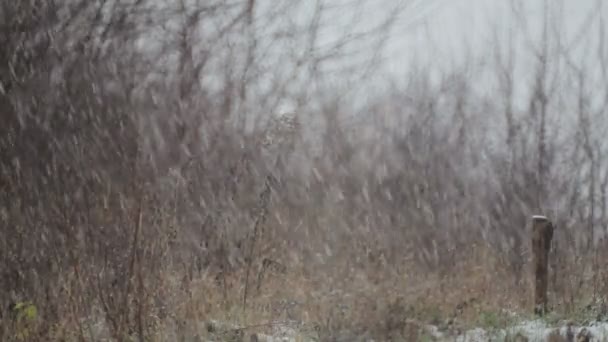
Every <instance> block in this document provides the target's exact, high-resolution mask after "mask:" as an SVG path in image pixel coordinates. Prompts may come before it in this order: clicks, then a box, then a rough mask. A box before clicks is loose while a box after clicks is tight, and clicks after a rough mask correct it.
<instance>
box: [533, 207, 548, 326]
mask: <svg viewBox="0 0 608 342" xmlns="http://www.w3.org/2000/svg"><path fill="white" fill-rule="evenodd" d="M552 238H553V224H551V221H549V219H547V218H546V217H545V216H533V217H532V262H533V265H534V313H535V314H537V315H541V316H542V315H544V314H546V313H547V301H548V299H547V287H548V284H549V250H550V249H551V239H552Z"/></svg>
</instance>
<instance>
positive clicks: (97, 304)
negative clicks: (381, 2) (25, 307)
mask: <svg viewBox="0 0 608 342" xmlns="http://www.w3.org/2000/svg"><path fill="white" fill-rule="evenodd" d="M279 3H280V4H279ZM399 3H407V2H399ZM0 4H1V5H0V18H1V20H0V47H1V48H0V122H1V124H0V236H1V237H2V238H1V239H0V308H1V309H2V310H0V320H1V324H0V340H11V339H18V338H21V339H27V340H70V341H71V340H96V339H98V338H99V336H108V337H109V338H112V339H114V340H127V339H128V338H133V339H135V338H139V339H141V340H146V341H148V340H183V339H185V338H192V337H193V336H202V335H204V334H206V333H209V331H208V330H209V329H208V326H206V325H205V323H204V322H207V321H210V320H212V319H213V320H218V321H223V322H231V323H234V324H238V326H239V328H238V329H237V330H238V331H237V332H243V331H246V332H248V333H249V332H254V331H257V332H263V331H273V329H275V328H276V326H278V325H290V326H294V325H295V326H297V329H299V330H300V331H302V332H303V333H305V334H311V335H316V336H318V337H319V338H320V339H321V340H327V341H333V340H336V339H338V337H339V336H345V335H346V336H354V337H361V336H373V337H374V338H376V339H377V340H388V339H394V340H398V339H399V338H403V339H406V340H407V339H408V338H410V339H412V338H414V339H418V338H422V337H420V335H418V334H420V329H418V325H417V323H414V322H429V323H433V324H437V325H438V326H441V327H442V328H445V329H452V330H454V331H458V329H460V328H461V327H463V326H466V325H470V324H476V323H479V322H480V321H482V320H483V319H482V317H483V314H484V313H485V312H496V311H497V308H501V309H503V310H504V311H513V312H520V313H522V312H526V311H529V308H530V307H531V306H532V305H531V303H532V282H531V279H530V277H529V275H530V274H531V272H530V266H531V265H530V263H529V259H530V248H531V246H530V245H529V241H530V227H529V218H530V216H531V215H532V214H536V213H546V214H547V215H548V216H549V217H551V218H552V220H555V221H554V223H555V232H554V239H553V240H554V245H553V249H552V253H551V255H550V273H549V274H550V277H551V278H550V279H549V284H548V286H549V294H550V301H549V302H550V303H552V304H553V307H552V309H553V311H555V312H561V313H565V314H568V313H572V312H575V311H577V310H579V309H580V308H584V307H586V306H587V305H591V304H589V303H592V304H593V305H595V304H596V303H602V304H603V302H602V301H603V300H604V298H605V296H606V294H607V291H608V276H607V273H606V271H607V270H608V269H607V268H606V266H607V265H606V263H605V262H604V260H607V259H606V257H608V255H606V253H608V252H606V251H608V249H607V248H606V247H607V246H606V240H605V239H604V238H603V235H604V233H605V232H606V230H607V229H608V216H607V212H608V211H607V210H608V203H606V194H607V191H608V187H607V186H608V164H607V163H606V159H605V158H604V156H605V152H606V146H605V140H606V139H604V132H605V131H604V130H603V128H604V126H605V124H606V122H607V121H606V117H607V116H606V114H607V113H606V110H607V108H608V97H607V96H606V94H607V89H608V71H607V70H608V69H607V68H606V66H607V65H608V64H607V63H606V61H608V56H607V55H606V54H607V51H606V48H605V46H604V45H603V44H605V42H603V41H602V39H603V40H605V35H603V33H604V27H605V25H604V22H603V21H601V20H599V19H598V20H597V23H596V24H597V25H596V24H594V25H590V26H589V27H587V28H586V29H587V30H588V31H591V30H596V29H597V30H598V32H600V34H599V36H600V38H599V40H600V41H599V42H595V43H596V44H593V45H591V46H592V47H593V49H594V50H593V51H594V52H593V55H594V57H593V58H591V57H589V58H588V60H587V59H583V60H577V59H576V58H575V57H574V54H572V53H570V50H569V49H568V46H565V45H564V43H563V42H562V41H561V40H560V39H557V38H558V37H559V35H558V33H559V32H555V33H554V32H553V30H551V25H552V24H553V23H554V22H553V21H551V20H549V19H547V20H546V23H545V28H544V31H543V32H544V34H543V35H542V37H541V39H540V40H539V41H538V42H531V43H530V44H533V45H534V44H536V45H534V46H532V47H529V49H526V50H525V51H527V52H529V55H526V58H528V57H529V58H531V60H532V61H533V63H532V64H533V65H532V70H533V72H532V73H531V74H527V75H526V76H525V77H522V76H521V75H520V74H518V73H517V72H516V70H515V69H514V64H515V61H514V60H513V58H515V57H514V54H513V50H514V49H516V47H514V46H502V45H501V44H498V43H497V44H496V47H495V51H493V55H492V58H488V59H491V62H488V63H485V64H484V65H485V66H484V68H486V69H484V70H476V69H475V68H473V67H471V66H470V65H469V64H468V63H469V62H471V65H472V64H473V63H472V61H467V62H465V65H462V66H461V67H455V68H454V69H453V70H451V71H446V72H444V73H443V74H442V76H441V77H440V78H439V80H437V79H436V78H433V77H431V74H432V72H431V70H430V69H427V68H425V67H422V66H420V67H417V68H414V67H413V68H412V69H411V71H410V72H408V73H407V75H406V76H407V81H406V82H395V83H394V85H393V86H391V87H387V90H386V91H385V92H383V93H382V94H379V95H378V96H376V97H374V98H373V99H372V100H370V102H369V103H368V104H366V105H365V106H359V107H356V106H354V105H352V103H351V102H350V99H349V97H348V96H347V95H349V94H350V95H352V93H349V91H351V90H353V89H342V88H338V89H337V90H336V88H335V87H334V83H332V82H333V81H334V80H335V79H339V80H344V83H345V84H346V82H347V81H351V83H350V84H360V83H361V81H362V80H364V81H365V80H367V79H368V78H369V77H370V76H369V70H372V67H374V66H375V63H377V60H376V59H375V58H371V59H370V58H364V57H369V56H367V55H365V54H361V53H360V52H359V49H360V47H361V46H363V47H364V48H363V50H366V51H372V50H373V51H374V52H379V51H381V48H382V44H383V42H384V41H385V40H386V37H387V35H388V34H389V33H390V31H391V27H392V25H393V23H395V21H397V20H398V17H399V14H400V13H402V11H405V12H407V10H409V9H410V8H409V7H408V6H404V5H400V6H402V7H399V8H390V9H387V10H388V12H390V13H389V14H388V15H387V16H386V17H385V18H383V20H382V22H381V23H379V24H378V25H377V27H372V28H370V29H369V30H365V31H364V32H359V31H361V30H359V29H358V28H357V27H358V26H357V25H356V24H357V23H358V19H357V16H356V15H355V16H353V18H352V22H348V20H346V21H347V22H346V23H344V25H345V26H346V27H347V31H348V32H351V33H352V32H355V33H357V34H344V35H340V34H337V35H334V36H332V37H337V38H336V39H335V41H332V40H330V41H327V40H328V39H327V37H326V36H323V35H322V34H321V33H320V32H321V31H323V30H327V27H330V28H331V27H332V26H331V25H329V24H327V19H326V18H327V16H332V15H334V14H335V13H342V12H343V11H344V8H343V7H342V6H355V5H353V4H350V3H348V4H341V5H338V6H337V7H333V5H332V6H330V5H329V4H328V2H327V1H322V0H319V1H316V2H314V4H315V5H314V6H313V7H312V8H311V9H310V11H309V12H310V16H309V17H306V16H305V15H301V14H298V13H302V12H301V11H300V10H301V8H300V7H301V6H302V4H301V3H300V2H298V1H281V2H276V3H274V2H273V5H272V6H269V5H268V2H263V1H252V0H249V1H235V2H225V1H199V2H197V1H185V0H184V1H174V2H173V1H171V2H167V4H166V5H162V4H160V5H159V4H158V3H157V2H154V1H147V0H133V1H118V0H116V1H111V0H108V1H84V0H73V1H64V2H54V1H48V2H42V1H35V0H22V1H9V0H1V1H0ZM414 8H416V7H415V6H414ZM514 9H515V10H514V13H515V14H514V16H517V14H518V13H519V12H518V11H517V8H514ZM546 10H547V11H550V9H546ZM306 13H308V12H306ZM517 17H518V18H519V19H520V20H522V21H525V17H523V16H517ZM555 20H557V19H555ZM594 23H595V22H594ZM522 27H526V26H525V25H522ZM334 33H335V32H334ZM353 61H356V62H353ZM487 65H490V67H487ZM429 68H430V67H429ZM354 70H355V71H357V72H355V71H354ZM482 72H483V73H484V79H486V81H485V82H490V83H491V84H492V85H493V86H494V85H496V89H495V90H494V91H492V92H489V93H488V92H485V91H479V89H478V88H479V87H478V86H477V85H476V84H475V82H477V81H479V79H480V78H481V77H479V74H481V73H482ZM488 73H489V74H491V76H492V77H491V78H492V81H487V74H488ZM329 75H331V77H330V76H329ZM480 82H481V81H480ZM519 84H525V86H523V87H522V88H521V89H520V86H519ZM345 88H346V87H345ZM348 88H351V87H348ZM483 88H485V87H483ZM353 91H354V90H353ZM516 93H518V94H519V93H523V94H524V95H521V96H520V95H518V97H517V98H516V95H515V94H516ZM522 97H523V98H524V99H525V102H526V105H525V106H522V105H521V104H519V105H518V104H517V102H518V101H520V100H521V98H522ZM285 99H289V100H291V101H292V102H293V103H295V104H296V105H295V113H296V114H295V117H296V118H293V119H287V120H283V123H282V124H278V126H277V127H278V128H276V127H275V128H274V129H270V130H271V131H272V132H270V133H273V134H274V133H279V134H277V135H276V137H278V138H274V139H267V138H268V136H269V134H268V133H269V132H266V129H265V128H266V126H267V125H266V123H267V122H269V121H270V120H269V119H270V117H269V113H276V112H277V111H278V109H277V108H278V107H279V106H280V105H281V104H282V102H283V101H285ZM353 113H354V114H358V117H363V118H367V117H369V118H372V119H370V120H369V121H365V122H364V123H357V124H349V120H348V118H349V117H351V114H353ZM388 120H390V121H388ZM278 121H281V120H278ZM570 123H571V124H570ZM268 126H269V127H271V126H272V125H268ZM286 126H288V127H287V129H284V128H285V127H286ZM279 131H280V132H279ZM558 274H559V276H557V275H558ZM22 302H31V303H33V304H34V305H35V307H36V308H37V314H36V317H35V318H33V319H32V321H33V322H31V323H30V324H29V325H28V326H27V327H26V328H24V327H23V326H22V325H21V324H17V323H19V322H17V320H16V319H15V317H13V316H11V312H12V311H14V310H12V309H5V308H9V306H10V305H11V303H12V304H13V306H10V307H12V308H14V304H15V303H22ZM600 306H601V305H600ZM593 310H595V311H594V313H596V314H601V313H602V312H601V311H602V310H600V309H597V310H596V309H595V307H593ZM603 311H605V310H603ZM503 314H504V313H503V312H502V311H501V312H500V315H503ZM603 314H606V312H603ZM491 317H492V319H491V320H490V319H489V318H487V317H486V321H492V322H495V321H497V320H495V319H494V318H493V317H494V316H491ZM501 317H502V316H501ZM499 321H500V322H502V321H501V320H499ZM211 330H213V329H211ZM395 336H401V337H395ZM407 336H410V337H407ZM411 336H417V337H411ZM354 337H353V338H354Z"/></svg>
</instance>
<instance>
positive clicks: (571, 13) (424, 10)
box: [389, 0, 608, 68]
mask: <svg viewBox="0 0 608 342" xmlns="http://www.w3.org/2000/svg"><path fill="white" fill-rule="evenodd" d="M545 1H547V2H548V3H549V4H552V5H556V4H558V3H559V2H562V4H563V9H562V10H561V12H562V15H561V17H562V19H560V20H559V22H560V23H563V24H562V27H561V29H563V30H564V31H563V33H564V34H565V36H566V37H567V39H568V41H569V42H572V40H577V41H580V40H581V39H580V38H581V37H576V34H577V32H578V31H579V30H580V29H581V27H583V24H585V23H589V22H591V21H592V20H593V19H598V16H599V15H601V14H603V13H602V12H605V11H607V10H608V4H606V5H604V6H603V9H602V10H601V11H598V10H596V9H597V8H598V7H597V6H598V3H600V4H601V2H602V0H599V2H598V0H564V1H555V0H525V1H522V0H517V1H516V3H520V4H522V5H523V7H522V13H523V14H524V15H525V16H526V17H527V19H528V23H529V25H530V28H529V31H530V32H531V33H532V34H534V35H536V37H533V38H538V36H539V34H540V32H541V27H542V26H541V25H542V22H543V4H544V2H545ZM414 3H415V4H414V5H413V6H412V7H411V8H410V10H409V11H408V12H406V13H405V16H404V20H403V21H402V22H401V25H400V26H399V27H398V28H397V29H396V30H395V35H394V36H393V37H392V39H391V41H390V45H389V50H390V60H391V64H392V65H393V67H396V68H399V67H402V66H404V65H405V63H402V62H401V61H403V57H404V56H412V55H414V54H419V55H420V56H424V55H425V54H426V55H427V56H426V57H431V56H432V57H433V58H435V59H437V58H441V59H444V60H449V59H451V58H453V57H454V56H462V54H463V52H465V51H466V49H469V48H471V49H473V50H474V51H475V52H476V53H477V54H479V53H481V54H483V50H484V49H487V48H488V45H489V44H490V43H491V39H492V36H493V31H494V30H498V31H499V32H498V34H499V35H502V38H504V37H506V35H507V34H508V32H509V30H510V31H511V32H512V33H513V34H514V35H515V36H516V39H517V40H518V41H520V43H521V42H522V39H523V38H524V36H523V29H524V28H523V26H522V25H521V22H519V21H517V20H516V19H515V18H514V17H513V15H512V10H511V3H512V1H511V0H424V1H414ZM419 3H426V5H420V4H419ZM554 15H559V14H558V13H555V14H554ZM590 15H591V16H595V17H591V18H590ZM604 16H606V14H604ZM590 19H591V20H590ZM596 32H597V31H595V32H593V35H596ZM596 37H597V36H596ZM582 38H584V39H589V38H591V39H592V38H593V37H589V35H586V37H582ZM584 39H583V40H584Z"/></svg>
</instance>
